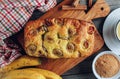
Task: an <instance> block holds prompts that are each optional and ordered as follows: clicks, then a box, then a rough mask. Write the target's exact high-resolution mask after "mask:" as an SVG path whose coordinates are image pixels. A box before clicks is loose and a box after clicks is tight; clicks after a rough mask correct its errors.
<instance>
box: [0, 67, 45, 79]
mask: <svg viewBox="0 0 120 79" xmlns="http://www.w3.org/2000/svg"><path fill="white" fill-rule="evenodd" d="M0 79H46V78H45V77H44V76H43V75H41V74H39V73H37V72H36V71H32V70H28V69H21V70H12V71H9V72H7V73H5V74H4V75H3V76H2V77H1V78H0Z"/></svg>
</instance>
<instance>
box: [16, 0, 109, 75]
mask: <svg viewBox="0 0 120 79" xmlns="http://www.w3.org/2000/svg"><path fill="white" fill-rule="evenodd" d="M72 2H73V0H63V2H62V3H60V4H59V5H58V6H56V7H55V8H53V9H51V10H50V11H48V12H47V13H46V14H44V15H43V16H41V17H40V18H39V19H45V18H53V17H54V18H58V17H59V18H75V19H79V20H86V21H90V20H92V19H94V18H99V17H105V16H106V15H107V14H108V13H109V12H110V8H109V6H108V5H107V3H106V2H105V1H104V0H97V2H96V3H95V4H94V6H93V7H92V8H91V9H90V11H88V13H85V12H84V11H80V10H77V11H75V10H72V11H63V10H61V6H62V5H69V4H71V3H72ZM18 40H19V41H20V43H21V44H22V45H23V35H22V36H19V38H18ZM103 44H104V41H103V39H102V37H101V36H100V34H99V33H98V31H96V32H95V47H94V52H93V53H92V54H94V53H95V52H97V51H98V50H99V49H101V47H102V46H103ZM87 57H88V56H86V57H80V58H75V59H46V58H42V65H40V66H39V68H42V69H46V70H50V71H53V72H55V73H57V74H59V75H61V74H63V73H64V72H66V71H67V70H69V69H70V68H72V67H74V66H75V65H77V64H78V63H80V62H82V61H83V60H84V59H86V58H87Z"/></svg>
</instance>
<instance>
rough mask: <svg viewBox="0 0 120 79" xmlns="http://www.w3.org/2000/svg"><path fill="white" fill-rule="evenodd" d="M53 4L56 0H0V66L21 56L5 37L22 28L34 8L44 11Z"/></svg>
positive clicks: (17, 49)
mask: <svg viewBox="0 0 120 79" xmlns="http://www.w3.org/2000/svg"><path fill="white" fill-rule="evenodd" d="M55 5H56V0H0V67H4V66H5V65H8V64H9V63H11V62H12V61H13V60H15V59H16V58H17V57H19V56H21V53H20V50H19V47H18V46H17V45H16V44H14V43H13V42H10V40H8V39H7V38H8V37H10V36H11V35H13V34H14V33H16V32H18V31H20V30H21V29H22V28H23V26H24V25H25V23H26V22H27V21H28V20H29V18H30V17H31V15H32V13H33V11H34V10H35V9H38V10H40V11H42V12H46V11H47V10H49V9H50V8H52V7H54V6H55Z"/></svg>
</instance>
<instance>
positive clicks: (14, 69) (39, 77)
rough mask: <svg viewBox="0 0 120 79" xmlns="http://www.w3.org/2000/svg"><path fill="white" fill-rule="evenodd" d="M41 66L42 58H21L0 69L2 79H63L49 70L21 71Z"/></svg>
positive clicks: (0, 78)
mask: <svg viewBox="0 0 120 79" xmlns="http://www.w3.org/2000/svg"><path fill="white" fill-rule="evenodd" d="M40 64H41V61H40V58H35V57H30V56H21V57H20V58H18V59H16V60H15V61H14V62H12V63H11V64H9V65H7V66H5V67H3V68H0V79H62V78H61V77H60V76H59V75H57V74H55V73H53V72H51V71H48V70H43V69H39V68H25V69H19V68H22V67H28V66H38V65H40Z"/></svg>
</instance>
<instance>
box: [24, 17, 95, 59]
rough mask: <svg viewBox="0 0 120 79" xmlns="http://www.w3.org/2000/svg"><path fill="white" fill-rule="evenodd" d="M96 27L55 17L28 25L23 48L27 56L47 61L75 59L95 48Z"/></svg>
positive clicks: (87, 23)
mask: <svg viewBox="0 0 120 79" xmlns="http://www.w3.org/2000/svg"><path fill="white" fill-rule="evenodd" d="M95 30H96V29H95V28H94V25H93V24H92V23H90V22H86V21H80V20H76V19H61V18H52V19H45V20H35V21H31V22H28V23H27V25H26V27H25V30H24V48H25V51H26V53H27V54H28V55H30V56H36V57H41V56H44V57H47V58H76V57H79V56H86V55H90V54H91V53H92V52H93V49H94V31H95Z"/></svg>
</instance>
